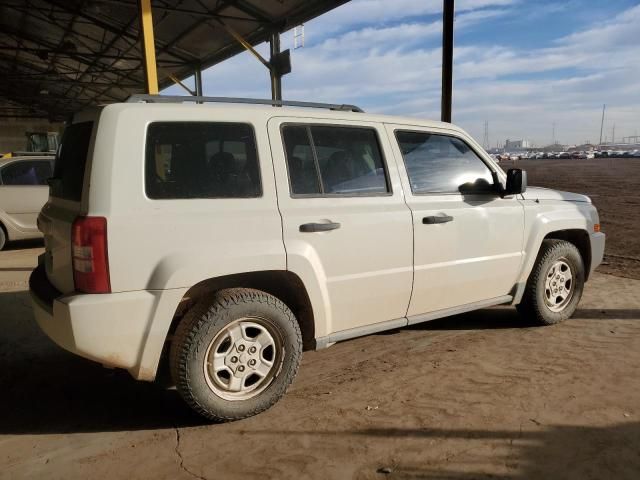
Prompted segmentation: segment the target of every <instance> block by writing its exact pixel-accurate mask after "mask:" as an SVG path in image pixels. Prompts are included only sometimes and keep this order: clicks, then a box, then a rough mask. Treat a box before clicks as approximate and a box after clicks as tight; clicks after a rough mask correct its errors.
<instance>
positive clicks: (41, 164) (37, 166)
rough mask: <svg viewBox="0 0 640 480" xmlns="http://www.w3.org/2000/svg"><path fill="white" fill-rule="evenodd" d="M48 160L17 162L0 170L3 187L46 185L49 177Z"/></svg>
mask: <svg viewBox="0 0 640 480" xmlns="http://www.w3.org/2000/svg"><path fill="white" fill-rule="evenodd" d="M51 174H52V171H51V162H49V161H48V160H37V161H36V160H29V161H27V160H18V161H16V162H12V163H9V164H8V165H6V166H5V167H4V168H2V170H0V179H1V180H2V182H1V183H2V184H3V185H46V184H47V180H48V179H49V178H50V177H51Z"/></svg>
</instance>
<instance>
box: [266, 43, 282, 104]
mask: <svg viewBox="0 0 640 480" xmlns="http://www.w3.org/2000/svg"><path fill="white" fill-rule="evenodd" d="M269 45H270V47H271V52H270V53H271V59H274V58H276V57H277V55H278V54H279V53H280V34H279V33H277V32H276V33H272V34H271V38H270V39H269ZM269 74H270V75H271V100H282V74H281V73H280V72H279V71H278V69H277V68H274V66H273V65H272V66H271V68H269Z"/></svg>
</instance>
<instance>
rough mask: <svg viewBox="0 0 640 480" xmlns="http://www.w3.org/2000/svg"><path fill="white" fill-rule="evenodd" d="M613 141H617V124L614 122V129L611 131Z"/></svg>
mask: <svg viewBox="0 0 640 480" xmlns="http://www.w3.org/2000/svg"><path fill="white" fill-rule="evenodd" d="M611 143H616V124H615V123H614V124H613V131H612V132H611Z"/></svg>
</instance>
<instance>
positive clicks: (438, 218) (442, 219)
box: [422, 215, 453, 225]
mask: <svg viewBox="0 0 640 480" xmlns="http://www.w3.org/2000/svg"><path fill="white" fill-rule="evenodd" d="M452 221H453V217H452V216H450V215H434V216H431V217H424V218H423V219H422V223H424V224H425V225H433V224H435V223H447V222H452Z"/></svg>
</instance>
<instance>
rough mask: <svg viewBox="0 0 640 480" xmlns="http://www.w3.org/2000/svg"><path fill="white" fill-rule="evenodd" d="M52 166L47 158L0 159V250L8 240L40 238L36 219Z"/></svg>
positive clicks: (50, 159)
mask: <svg viewBox="0 0 640 480" xmlns="http://www.w3.org/2000/svg"><path fill="white" fill-rule="evenodd" d="M53 164H54V157H51V156H48V155H47V156H20V157H12V158H8V159H3V160H0V250H2V249H3V248H4V247H5V246H6V244H7V242H9V241H13V240H25V239H30V238H41V237H42V233H41V232H40V231H39V230H38V227H37V225H36V220H37V218H38V213H40V210H41V209H42V207H43V205H44V204H45V203H47V198H48V197H49V186H48V185H47V180H48V179H49V177H51V174H52V171H53Z"/></svg>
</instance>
